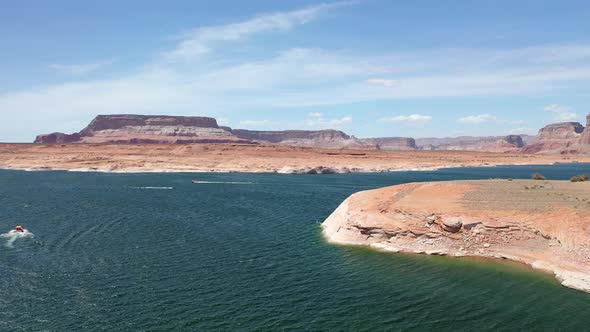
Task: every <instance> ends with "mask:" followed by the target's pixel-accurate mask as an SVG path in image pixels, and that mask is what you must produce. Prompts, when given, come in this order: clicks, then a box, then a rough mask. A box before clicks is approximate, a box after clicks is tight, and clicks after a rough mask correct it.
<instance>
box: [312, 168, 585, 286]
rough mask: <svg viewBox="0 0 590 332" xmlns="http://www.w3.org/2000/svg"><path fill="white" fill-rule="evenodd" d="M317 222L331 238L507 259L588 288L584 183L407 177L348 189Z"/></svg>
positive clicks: (382, 246) (433, 252) (391, 247)
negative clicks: (376, 186)
mask: <svg viewBox="0 0 590 332" xmlns="http://www.w3.org/2000/svg"><path fill="white" fill-rule="evenodd" d="M322 226H323V230H324V235H325V236H326V237H327V239H328V240H330V241H332V242H335V243H340V244H351V245H366V246H371V247H374V248H378V249H382V250H387V251H393V252H408V253H418V254H431V255H450V256H477V257H489V258H502V259H510V260H513V261H517V262H522V263H526V264H529V265H531V266H532V267H533V268H536V269H541V270H544V271H548V272H551V273H554V274H555V276H556V278H557V279H558V280H559V281H560V282H561V283H562V284H563V285H564V286H567V287H571V288H575V289H578V290H583V291H586V292H590V182H576V183H574V182H569V181H545V180H509V179H498V180H480V181H449V182H430V183H408V184H403V185H398V186H391V187H386V188H382V189H376V190H370V191H363V192H359V193H356V194H353V195H351V196H350V197H349V198H348V199H346V200H345V201H344V202H343V203H342V204H341V205H340V206H339V207H338V208H337V209H336V210H335V211H334V213H332V215H330V217H329V218H328V219H327V220H326V221H325V222H324V223H323V225H322Z"/></svg>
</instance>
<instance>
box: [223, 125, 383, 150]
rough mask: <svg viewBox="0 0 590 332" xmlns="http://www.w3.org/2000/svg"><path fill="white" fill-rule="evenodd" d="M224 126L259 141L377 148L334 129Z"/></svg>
mask: <svg viewBox="0 0 590 332" xmlns="http://www.w3.org/2000/svg"><path fill="white" fill-rule="evenodd" d="M224 128H225V129H226V130H227V131H229V132H231V133H232V134H234V135H235V136H236V137H239V138H242V139H246V140H251V141H255V142H259V143H271V144H281V145H289V146H301V147H314V148H324V149H369V150H375V149H377V146H376V144H372V143H368V142H364V141H362V140H359V139H357V138H355V137H353V136H349V135H347V134H346V133H344V132H342V131H339V130H333V129H327V130H282V131H257V130H246V129H231V128H229V127H224Z"/></svg>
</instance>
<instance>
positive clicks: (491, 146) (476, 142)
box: [416, 135, 529, 152]
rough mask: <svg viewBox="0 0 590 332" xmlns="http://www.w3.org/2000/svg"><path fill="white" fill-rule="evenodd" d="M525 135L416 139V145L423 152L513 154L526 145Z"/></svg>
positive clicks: (526, 137)
mask: <svg viewBox="0 0 590 332" xmlns="http://www.w3.org/2000/svg"><path fill="white" fill-rule="evenodd" d="M526 139H529V137H528V136H527V135H508V136H481V137H480V136H459V137H445V138H434V137H429V138H417V139H416V145H417V146H418V148H420V149H423V150H453V151H490V152H515V151H518V150H520V149H521V148H522V147H524V146H525V145H526V143H525V140H526Z"/></svg>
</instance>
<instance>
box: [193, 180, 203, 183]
mask: <svg viewBox="0 0 590 332" xmlns="http://www.w3.org/2000/svg"><path fill="white" fill-rule="evenodd" d="M192 182H193V183H201V182H202V181H201V180H192Z"/></svg>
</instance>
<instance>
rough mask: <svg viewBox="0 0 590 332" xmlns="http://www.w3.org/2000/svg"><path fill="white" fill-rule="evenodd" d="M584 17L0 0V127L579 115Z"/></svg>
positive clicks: (0, 134) (559, 9)
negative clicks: (103, 121)
mask: <svg viewBox="0 0 590 332" xmlns="http://www.w3.org/2000/svg"><path fill="white" fill-rule="evenodd" d="M589 17H590V2H589V1H585V0H578V1H574V0H561V1H543V0H536V1H527V0H521V1H506V0H495V1H486V0H482V1H471V0H466V1H459V0H448V1H436V0H431V1H424V0H414V1H394V0H352V1H331V2H330V1H326V2H321V1H307V0H306V1H304V0H293V1H276V0H248V1H237V0H234V1H227V0H216V1H191V0H187V1H184V0H178V1H174V0H171V1H163V0H160V1H150V0H144V1H139V0H137V1H135V0H129V1H110V0H102V1H73V0H72V1H62V0H53V1H31V0H3V1H0V116H1V119H0V141H2V142H31V141H32V140H33V139H34V137H35V135H37V134H41V133H49V132H55V131H59V132H66V133H71V132H77V131H79V130H81V129H82V128H83V127H84V126H86V124H87V123H88V122H89V121H90V120H92V118H93V117H94V116H96V115H97V114H117V113H125V114H165V115H188V116H212V117H215V118H217V120H218V122H219V123H220V124H222V125H227V126H231V127H233V128H245V129H253V130H283V129H308V130H316V129H328V128H333V129H339V130H343V131H345V132H347V133H349V134H351V135H355V136H357V137H384V136H411V137H433V136H437V137H446V136H460V135H477V136H481V135H506V134H534V133H536V132H537V130H538V129H539V128H541V127H542V126H544V125H546V124H548V123H553V122H563V121H579V122H582V123H583V124H584V123H585V115H586V114H588V113H590V35H588V31H590V19H588V18H589Z"/></svg>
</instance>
